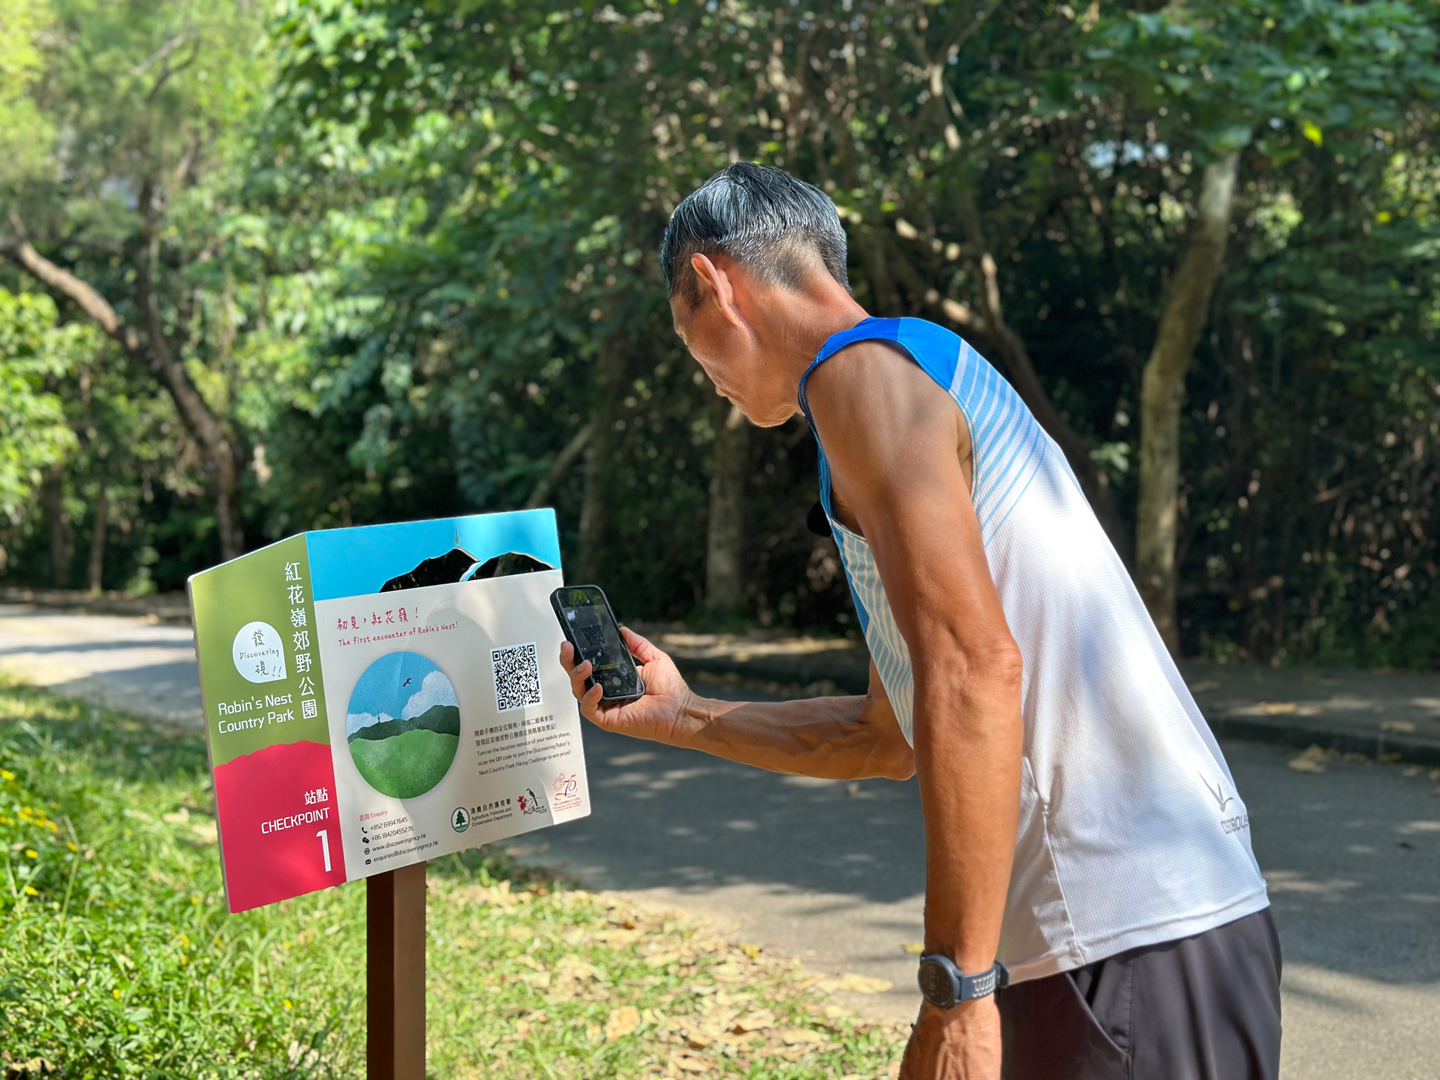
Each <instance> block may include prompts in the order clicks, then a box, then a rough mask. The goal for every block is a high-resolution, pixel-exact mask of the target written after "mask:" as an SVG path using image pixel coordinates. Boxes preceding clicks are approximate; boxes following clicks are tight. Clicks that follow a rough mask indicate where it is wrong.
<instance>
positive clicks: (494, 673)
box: [190, 510, 590, 912]
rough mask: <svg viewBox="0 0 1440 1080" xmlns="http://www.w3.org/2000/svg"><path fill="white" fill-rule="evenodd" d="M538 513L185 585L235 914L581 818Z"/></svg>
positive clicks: (277, 551) (334, 549)
mask: <svg viewBox="0 0 1440 1080" xmlns="http://www.w3.org/2000/svg"><path fill="white" fill-rule="evenodd" d="M561 584H562V577H561V572H560V544H559V538H558V535H557V533H556V528H555V515H554V512H553V511H551V510H525V511H516V512H513V513H504V514H481V515H474V516H469V517H461V518H451V519H442V520H436V521H419V522H408V523H404V524H396V525H372V526H366V527H362V528H352V529H331V530H325V531H322V532H311V533H304V534H301V535H298V536H292V537H290V538H289V539H286V540H282V541H280V542H279V543H277V544H272V545H270V546H269V547H266V548H262V549H260V550H258V551H254V552H251V553H250V554H248V555H244V556H241V557H240V558H238V559H234V560H232V561H230V562H228V563H225V564H223V565H221V566H217V567H214V568H213V569H210V570H206V571H203V572H202V573H199V574H196V575H195V576H194V577H192V578H191V579H190V602H191V608H192V611H193V615H194V623H195V645H196V653H197V656H198V658H199V663H200V683H201V692H202V696H203V698H204V704H205V723H206V728H207V732H208V735H209V744H210V764H211V768H212V769H213V771H214V777H215V806H216V815H217V818H218V821H219V830H220V850H221V859H222V862H223V865H224V873H225V892H226V897H227V900H228V902H229V907H230V910H231V911H237V912H238V911H245V910H247V909H249V908H254V907H258V906H260V905H262V904H271V903H275V902H276V901H279V900H284V899H287V898H288V897H292V896H297V895H299V894H301V893H306V892H311V891H313V890H315V889H321V888H325V887H326V886H329V885H338V884H340V883H342V882H345V881H353V880H356V879H358V878H363V877H369V876H370V875H372V874H378V873H381V872H383V871H387V870H394V869H396V868H398V867H402V866H408V865H410V864H413V863H417V862H421V861H424V860H426V859H432V858H435V857H436V856H439V855H445V854H448V853H449V852H453V851H458V850H461V849H463V848H469V847H475V846H477V845H479V844H485V843H489V842H492V841H495V840H500V839H504V838H505V837H509V836H515V835H517V834H520V833H525V832H530V831H532V830H534V829H538V828H543V827H544V826H546V825H551V824H555V823H558V822H562V821H569V820H571V819H572V818H577V817H584V816H585V815H586V814H588V813H589V812H590V798H589V790H588V787H587V784H586V777H585V760H584V754H583V750H582V746H581V740H580V720H579V716H578V713H577V710H576V709H575V706H574V699H573V698H572V697H571V694H570V687H569V683H568V681H567V680H566V678H565V674H564V672H563V671H562V669H561V667H560V665H559V664H558V663H557V662H556V661H555V657H556V656H558V654H559V651H560V643H561V641H562V640H563V635H562V633H561V630H560V627H559V625H558V623H557V622H556V621H555V616H554V613H553V611H552V609H551V607H550V602H549V597H550V593H551V591H553V590H554V589H555V588H557V587H558V586H559V585H561Z"/></svg>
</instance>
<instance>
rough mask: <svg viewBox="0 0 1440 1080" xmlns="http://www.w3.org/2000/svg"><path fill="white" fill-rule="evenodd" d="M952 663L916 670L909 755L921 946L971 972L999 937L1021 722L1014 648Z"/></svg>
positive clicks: (1011, 848) (987, 960)
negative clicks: (919, 838)
mask: <svg viewBox="0 0 1440 1080" xmlns="http://www.w3.org/2000/svg"><path fill="white" fill-rule="evenodd" d="M918 667H919V665H917V668H918ZM958 668H959V670H957V665H955V664H944V665H940V664H933V665H926V667H925V668H922V669H920V670H919V671H917V679H916V687H915V759H916V772H917V774H918V775H919V779H920V800H921V804H922V806H923V809H924V812H925V945H926V949H927V951H930V952H938V953H944V954H945V955H947V956H950V957H952V958H953V959H954V960H955V962H956V963H957V964H959V965H960V967H961V969H962V970H964V971H967V972H972V973H973V972H979V971H984V970H986V969H987V968H988V967H989V966H990V964H991V963H993V962H994V960H995V953H996V949H997V947H998V945H999V940H1000V925H1001V922H1002V920H1003V917H1004V909H1005V895H1006V893H1007V891H1008V889H1009V883H1010V867H1011V863H1012V861H1013V859H1014V854H1015V834H1016V829H1017V827H1018V823H1019V812H1020V768H1021V765H1020V758H1021V753H1022V750H1023V743H1024V723H1023V721H1022V719H1021V715H1020V670H1019V659H1018V654H1011V653H1010V652H1008V651H1002V652H1001V653H999V654H997V655H996V656H994V657H989V658H987V659H985V660H976V661H975V662H973V663H972V664H969V665H966V664H961V665H958ZM967 668H968V669H969V670H968V674H967V670H966V669H967ZM922 671H923V672H924V673H923V674H921V672H922Z"/></svg>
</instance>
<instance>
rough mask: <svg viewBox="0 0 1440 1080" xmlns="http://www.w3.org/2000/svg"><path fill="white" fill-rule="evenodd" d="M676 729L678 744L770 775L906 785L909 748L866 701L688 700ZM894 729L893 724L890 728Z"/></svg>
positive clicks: (693, 698)
mask: <svg viewBox="0 0 1440 1080" xmlns="http://www.w3.org/2000/svg"><path fill="white" fill-rule="evenodd" d="M683 711H684V713H685V715H684V716H683V717H682V720H681V723H680V724H678V725H677V728H678V729H679V730H681V731H684V732H686V734H685V736H684V741H683V745H685V746H687V747H689V748H691V749H694V750H703V751H705V752H706V753H708V754H714V755H716V756H717V757H723V758H727V759H729V760H730V761H738V762H741V763H743V764H746V765H755V766H758V767H759V768H762V769H769V770H770V771H772V772H781V773H790V774H792V775H796V776H816V777H824V778H827V779H838V780H858V779H862V778H864V777H870V776H885V777H890V778H892V779H905V778H907V777H909V776H910V775H911V773H912V772H913V771H914V770H913V766H912V764H911V761H912V760H913V759H912V758H911V755H910V753H909V747H908V746H905V745H904V742H903V738H900V737H899V735H898V731H897V732H893V733H892V732H889V731H887V730H884V721H885V720H887V719H889V718H888V717H877V716H875V715H874V714H875V704H874V701H873V699H871V698H868V697H825V698H810V699H807V700H803V701H775V702H770V701H747V702H736V701H719V700H715V699H713V698H702V697H698V696H694V695H692V696H691V697H690V698H689V699H688V700H687V701H686V703H685V705H684V707H683ZM889 722H890V724H891V725H893V720H890V721H889Z"/></svg>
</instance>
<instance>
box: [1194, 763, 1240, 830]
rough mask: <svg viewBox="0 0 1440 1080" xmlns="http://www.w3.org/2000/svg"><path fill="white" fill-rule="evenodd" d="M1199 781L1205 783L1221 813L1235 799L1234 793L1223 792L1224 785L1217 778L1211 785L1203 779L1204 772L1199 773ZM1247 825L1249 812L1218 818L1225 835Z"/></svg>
mask: <svg viewBox="0 0 1440 1080" xmlns="http://www.w3.org/2000/svg"><path fill="white" fill-rule="evenodd" d="M1200 782H1201V783H1202V784H1204V785H1205V790H1206V791H1208V792H1209V793H1210V797H1211V798H1212V799H1214V800H1215V805H1216V806H1218V807H1219V808H1220V812H1221V813H1222V814H1223V813H1224V812H1225V808H1226V807H1227V806H1229V805H1230V804H1231V803H1232V802H1234V801H1235V796H1234V795H1226V794H1225V786H1224V785H1223V784H1222V783H1221V782H1220V781H1219V780H1216V781H1215V786H1214V787H1211V786H1210V781H1209V780H1206V779H1205V774H1204V773H1201V774H1200ZM1249 827H1250V815H1249V814H1236V815H1235V816H1234V817H1227V818H1221V819H1220V828H1221V830H1222V831H1223V832H1224V833H1225V835H1226V836H1231V835H1233V834H1234V833H1238V832H1241V831H1243V830H1245V829H1248V828H1249Z"/></svg>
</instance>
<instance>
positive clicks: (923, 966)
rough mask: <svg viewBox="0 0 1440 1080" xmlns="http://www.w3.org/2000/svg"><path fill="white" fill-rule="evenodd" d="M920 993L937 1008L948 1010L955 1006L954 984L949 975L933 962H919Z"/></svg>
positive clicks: (942, 967) (941, 966)
mask: <svg viewBox="0 0 1440 1080" xmlns="http://www.w3.org/2000/svg"><path fill="white" fill-rule="evenodd" d="M920 993H921V994H923V995H924V997H925V1000H926V1001H928V1002H929V1003H930V1004H931V1005H934V1006H936V1007H937V1008H941V1009H948V1008H950V1006H952V1005H954V1004H955V984H954V983H953V982H951V980H950V973H949V972H948V971H946V970H945V968H944V966H943V965H941V964H938V963H936V962H935V961H934V960H922V961H920Z"/></svg>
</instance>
